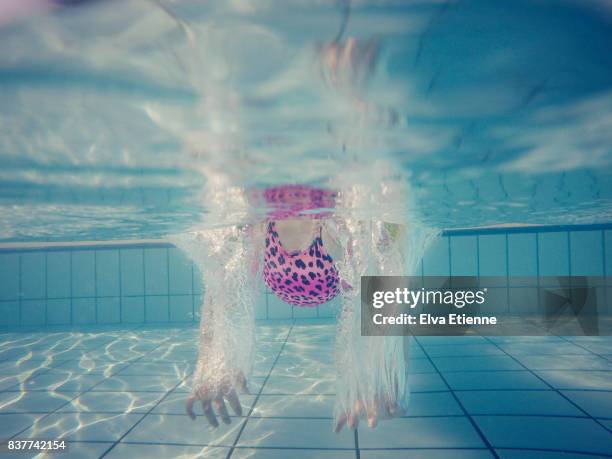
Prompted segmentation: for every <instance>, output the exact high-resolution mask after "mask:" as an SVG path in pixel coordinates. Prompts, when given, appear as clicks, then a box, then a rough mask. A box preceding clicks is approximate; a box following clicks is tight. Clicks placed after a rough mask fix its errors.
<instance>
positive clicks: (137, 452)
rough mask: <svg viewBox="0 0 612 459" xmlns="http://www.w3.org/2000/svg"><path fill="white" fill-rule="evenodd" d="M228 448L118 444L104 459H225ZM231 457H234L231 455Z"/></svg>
mask: <svg viewBox="0 0 612 459" xmlns="http://www.w3.org/2000/svg"><path fill="white" fill-rule="evenodd" d="M228 452H229V448H220V447H216V446H185V445H140V444H126V443H120V444H118V445H117V446H115V447H114V448H113V449H112V450H111V451H110V453H108V454H107V455H106V456H104V457H105V458H108V459H121V458H125V459H133V458H135V457H141V458H144V457H146V458H147V459H168V458H182V459H200V458H201V459H225V458H226V457H227V454H228ZM232 457H234V456H233V455H232Z"/></svg>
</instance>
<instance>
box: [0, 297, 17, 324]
mask: <svg viewBox="0 0 612 459" xmlns="http://www.w3.org/2000/svg"><path fill="white" fill-rule="evenodd" d="M17 325H19V301H0V327H11V326H17Z"/></svg>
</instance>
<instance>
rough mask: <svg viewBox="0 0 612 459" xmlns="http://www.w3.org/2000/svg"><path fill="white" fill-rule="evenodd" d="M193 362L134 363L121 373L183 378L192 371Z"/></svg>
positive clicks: (122, 374)
mask: <svg viewBox="0 0 612 459" xmlns="http://www.w3.org/2000/svg"><path fill="white" fill-rule="evenodd" d="M194 366H195V362H166V361H163V360H162V361H157V362H143V361H139V362H134V363H132V364H130V365H129V366H128V367H127V368H125V369H124V370H123V371H121V376H124V375H154V376H164V375H173V376H177V375H178V376H180V377H185V376H187V375H188V374H190V373H191V372H192V371H193V370H194Z"/></svg>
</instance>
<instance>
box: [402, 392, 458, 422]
mask: <svg viewBox="0 0 612 459" xmlns="http://www.w3.org/2000/svg"><path fill="white" fill-rule="evenodd" d="M461 414H463V410H462V409H461V407H460V406H459V404H458V403H457V400H455V397H453V395H452V394H451V393H450V392H429V393H428V392H415V393H412V394H410V400H409V404H408V409H407V410H406V413H404V416H409V417H414V416H416V417H419V416H456V415H461Z"/></svg>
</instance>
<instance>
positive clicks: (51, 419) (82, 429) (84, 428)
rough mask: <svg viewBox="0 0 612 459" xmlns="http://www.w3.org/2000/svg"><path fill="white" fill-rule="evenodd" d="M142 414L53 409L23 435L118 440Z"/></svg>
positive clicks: (84, 439) (24, 436)
mask: <svg viewBox="0 0 612 459" xmlns="http://www.w3.org/2000/svg"><path fill="white" fill-rule="evenodd" d="M141 417H142V415H141V414H94V413H54V414H51V415H49V416H47V417H45V418H43V419H41V420H40V422H36V423H34V425H33V426H32V427H30V428H29V429H28V430H27V431H26V432H24V433H23V434H21V435H20V438H65V439H67V440H69V441H70V440H76V441H116V440H118V439H119V438H120V437H121V436H122V435H123V434H124V433H125V432H127V431H128V429H129V428H130V427H132V426H133V425H134V424H135V423H136V422H138V420H139V419H140V418H141Z"/></svg>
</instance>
